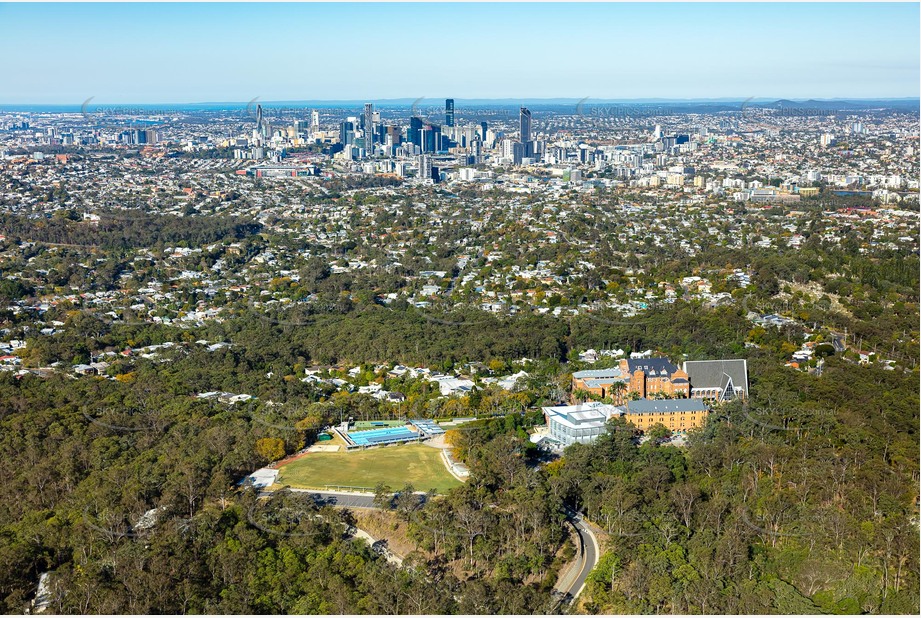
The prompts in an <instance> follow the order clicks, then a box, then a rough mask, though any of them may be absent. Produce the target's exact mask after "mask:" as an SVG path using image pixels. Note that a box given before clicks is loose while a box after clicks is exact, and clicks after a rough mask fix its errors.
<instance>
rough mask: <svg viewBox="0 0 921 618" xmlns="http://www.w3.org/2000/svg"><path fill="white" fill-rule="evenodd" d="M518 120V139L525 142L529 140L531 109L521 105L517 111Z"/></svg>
mask: <svg viewBox="0 0 921 618" xmlns="http://www.w3.org/2000/svg"><path fill="white" fill-rule="evenodd" d="M518 121H519V124H520V135H521V137H520V138H519V140H518V141H520V142H521V143H522V144H526V143H528V142H530V141H531V110H529V109H528V108H527V107H522V108H521V110H520V112H519V116H518Z"/></svg>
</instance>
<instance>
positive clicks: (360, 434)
mask: <svg viewBox="0 0 921 618" xmlns="http://www.w3.org/2000/svg"><path fill="white" fill-rule="evenodd" d="M347 435H348V437H349V439H350V440H351V441H352V442H354V443H355V444H357V445H358V446H373V445H375V444H390V443H394V442H408V441H410V440H416V439H418V438H419V434H418V433H416V432H415V431H412V430H410V429H407V428H405V427H388V428H386V429H372V430H370V431H356V432H349V433H348V434H347Z"/></svg>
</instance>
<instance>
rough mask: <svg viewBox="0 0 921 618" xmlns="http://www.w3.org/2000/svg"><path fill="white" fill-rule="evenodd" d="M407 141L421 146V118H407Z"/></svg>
mask: <svg viewBox="0 0 921 618" xmlns="http://www.w3.org/2000/svg"><path fill="white" fill-rule="evenodd" d="M407 137H408V139H409V142H410V143H411V144H414V145H416V146H422V119H421V118H418V117H417V116H413V117H412V118H410V119H409V135H408V136H407Z"/></svg>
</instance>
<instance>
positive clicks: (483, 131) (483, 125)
mask: <svg viewBox="0 0 921 618" xmlns="http://www.w3.org/2000/svg"><path fill="white" fill-rule="evenodd" d="M487 129H488V127H487V125H486V121H485V120H484V121H483V122H481V123H480V131H481V133H480V139H481V140H483V141H484V142H485V141H486V131H487Z"/></svg>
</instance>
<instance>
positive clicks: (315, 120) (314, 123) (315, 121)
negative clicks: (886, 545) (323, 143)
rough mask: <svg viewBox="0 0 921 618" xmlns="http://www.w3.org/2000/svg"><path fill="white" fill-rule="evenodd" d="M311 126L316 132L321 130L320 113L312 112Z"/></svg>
mask: <svg viewBox="0 0 921 618" xmlns="http://www.w3.org/2000/svg"><path fill="white" fill-rule="evenodd" d="M310 126H311V128H312V129H313V130H314V131H317V130H319V128H320V112H318V111H317V110H313V111H312V112H310Z"/></svg>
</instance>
